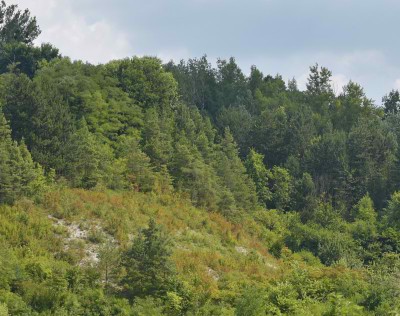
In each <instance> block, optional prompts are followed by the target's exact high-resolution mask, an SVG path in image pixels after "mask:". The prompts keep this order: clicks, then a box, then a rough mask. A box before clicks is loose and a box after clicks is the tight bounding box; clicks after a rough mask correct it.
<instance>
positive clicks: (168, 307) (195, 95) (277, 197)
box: [0, 1, 400, 316]
mask: <svg viewBox="0 0 400 316" xmlns="http://www.w3.org/2000/svg"><path fill="white" fill-rule="evenodd" d="M39 34H40V29H39V26H38V24H37V21H36V19H35V18H33V17H31V15H30V13H29V11H28V10H25V11H20V9H19V8H18V7H17V6H15V5H6V3H5V2H3V1H2V2H1V4H0V316H6V315H13V316H14V315H21V316H22V315H24V316H25V315H57V316H64V315H82V316H83V315H85V316H86V315H88V316H91V315H93V316H95V315H96V316H97V315H110V316H111V315H141V316H142V315H143V316H144V315H149V316H152V315H209V316H211V315H221V316H222V315H240V316H252V315H255V316H258V315H326V316H328V315H329V316H334V315H338V316H339V315H397V314H399V313H400V285H399V284H400V279H399V278H400V257H399V252H400V160H399V158H400V146H399V145H400V113H399V112H400V94H399V92H398V91H395V90H393V91H390V92H389V93H388V94H387V95H386V96H384V97H383V100H382V105H380V104H377V103H376V101H373V100H371V99H369V98H368V97H367V96H366V94H365V92H364V90H363V88H362V87H361V86H360V85H358V84H357V83H355V82H349V83H348V84H347V85H346V86H345V87H343V91H342V92H341V93H340V94H335V93H334V91H333V88H332V84H331V77H332V73H331V71H330V70H328V69H327V68H325V67H321V66H319V65H318V64H315V65H313V66H311V67H310V74H309V78H308V83H307V88H306V90H305V91H300V90H299V88H298V86H297V83H296V80H295V79H293V80H290V81H289V82H285V81H284V80H283V79H282V77H281V76H280V75H265V74H263V73H262V72H261V71H260V70H259V69H258V68H257V67H256V66H253V67H252V68H251V70H250V72H249V75H246V74H245V73H246V71H247V70H241V69H240V68H239V66H238V65H237V63H236V62H235V59H234V58H230V59H229V60H222V59H221V60H218V61H217V63H216V65H215V66H213V65H212V63H211V62H210V61H208V60H207V57H206V56H203V57H201V58H194V59H189V60H186V61H184V60H183V61H180V62H176V61H175V62H174V61H171V62H169V63H167V64H163V63H162V61H161V60H160V59H158V58H156V57H140V58H139V57H132V58H126V59H122V60H113V61H110V62H109V63H107V64H100V65H92V64H89V63H84V62H81V61H72V60H70V59H69V58H68V57H64V56H62V55H61V53H62V52H59V50H58V49H57V48H56V47H54V46H52V45H51V44H43V45H41V46H40V47H38V46H35V45H34V43H33V42H34V40H35V39H36V38H37V37H38V35H39Z"/></svg>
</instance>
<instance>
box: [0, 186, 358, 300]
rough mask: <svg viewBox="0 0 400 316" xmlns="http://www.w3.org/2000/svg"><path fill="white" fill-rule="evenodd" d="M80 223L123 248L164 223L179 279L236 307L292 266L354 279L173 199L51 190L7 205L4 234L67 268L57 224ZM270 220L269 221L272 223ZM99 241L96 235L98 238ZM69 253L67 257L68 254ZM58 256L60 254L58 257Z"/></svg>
mask: <svg viewBox="0 0 400 316" xmlns="http://www.w3.org/2000/svg"><path fill="white" fill-rule="evenodd" d="M49 215H52V216H54V217H56V218H62V219H63V220H64V221H65V223H76V224H79V225H80V226H81V227H82V229H84V230H85V231H87V232H88V234H89V239H92V240H95V239H96V238H94V237H96V235H99V227H101V228H102V230H103V231H104V234H106V235H110V236H112V237H113V238H115V239H116V240H117V241H118V243H119V244H120V246H121V247H122V248H124V247H126V246H127V245H129V240H130V238H132V237H133V236H134V235H135V234H137V232H138V230H139V229H140V228H142V227H145V226H146V224H147V223H148V220H149V218H150V217H152V218H155V219H156V221H157V222H158V223H160V224H162V225H163V226H164V227H165V228H166V230H167V232H168V234H169V236H170V237H171V239H172V241H173V243H174V248H173V257H172V259H173V261H174V262H175V263H176V267H177V270H178V273H179V275H180V276H181V278H182V279H183V280H185V281H186V282H187V284H188V285H189V286H190V287H191V288H192V290H193V291H194V292H195V293H196V296H197V298H198V299H200V300H206V299H210V298H211V299H221V300H223V301H225V302H234V300H235V299H236V298H237V296H238V295H239V293H240V291H241V288H242V287H244V286H246V285H248V284H257V283H258V285H265V284H266V283H268V282H269V281H271V280H277V279H280V278H281V277H286V276H287V275H289V274H290V273H291V271H292V269H293V263H294V262H297V263H296V265H299V264H300V265H301V266H302V267H303V268H305V269H307V270H309V273H311V274H312V275H313V277H315V278H317V279H320V278H322V277H328V278H330V279H336V277H335V275H336V274H337V275H341V277H340V278H343V274H348V277H349V278H352V276H351V274H352V273H357V272H350V271H348V270H346V269H344V268H338V267H336V268H326V267H323V266H321V265H320V264H318V263H314V264H313V265H309V264H307V263H305V261H304V260H301V257H300V256H299V255H296V254H291V253H290V251H288V250H286V251H284V256H283V257H284V259H280V260H277V259H275V258H274V257H273V256H272V255H271V254H269V253H268V249H267V247H268V246H269V244H270V243H271V240H272V239H274V238H276V234H275V233H273V232H272V231H271V230H268V229H267V228H265V226H264V225H261V224H260V223H259V222H255V221H254V220H252V219H250V218H242V219H241V220H240V221H239V222H240V223H239V224H233V223H231V222H229V221H227V220H226V219H225V218H224V217H222V216H221V215H219V214H216V213H212V212H206V211H203V210H199V209H196V208H194V207H193V206H191V205H190V203H189V202H188V201H187V200H185V199H184V198H182V197H179V196H174V195H171V194H164V195H151V194H142V193H135V192H133V193H132V192H131V193H115V192H93V191H85V190H78V189H74V190H73V189H61V190H58V191H53V192H50V193H48V194H47V195H46V197H45V198H44V199H43V201H41V202H40V203H39V204H38V206H36V205H35V204H34V203H33V202H31V201H27V200H24V201H20V202H19V203H17V204H16V206H14V207H13V208H10V207H5V206H4V207H1V212H0V223H1V224H0V235H1V236H6V240H8V242H9V243H11V244H12V246H14V247H16V248H18V249H19V250H18V251H19V254H18V255H19V256H21V257H22V256H23V257H25V258H27V259H26V260H28V261H30V262H31V261H32V258H34V260H35V261H41V258H45V260H43V261H46V262H48V261H51V262H52V265H53V266H54V264H56V265H57V264H59V265H63V264H64V263H63V261H62V260H58V263H57V262H54V261H55V260H57V259H54V258H65V254H60V251H61V250H62V249H63V248H64V246H63V244H64V243H65V240H66V239H67V238H68V233H67V230H66V229H65V228H63V227H60V226H56V225H54V222H55V220H54V218H51V217H49ZM269 220H270V219H269ZM93 236H94V237H93ZM85 243H86V245H85V244H83V245H82V243H80V244H79V243H78V245H75V246H74V247H72V246H70V247H69V250H68V251H67V252H68V256H69V257H68V258H69V259H70V260H71V258H73V260H75V261H76V262H79V260H80V259H82V258H83V257H84V256H85V254H84V253H85V249H87V247H88V244H90V242H89V241H88V240H86V241H85ZM61 252H63V251H61ZM54 254H55V255H56V256H55V257H54Z"/></svg>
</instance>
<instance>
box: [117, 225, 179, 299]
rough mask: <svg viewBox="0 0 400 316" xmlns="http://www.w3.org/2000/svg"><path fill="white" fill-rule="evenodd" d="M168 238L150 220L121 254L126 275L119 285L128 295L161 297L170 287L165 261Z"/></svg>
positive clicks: (171, 274) (170, 274)
mask: <svg viewBox="0 0 400 316" xmlns="http://www.w3.org/2000/svg"><path fill="white" fill-rule="evenodd" d="M168 242H169V241H168V239H167V237H166V236H165V235H164V232H163V230H162V228H161V227H160V226H158V225H157V224H156V223H155V221H154V220H150V222H149V227H148V228H147V229H143V230H142V231H141V232H140V233H139V235H138V236H137V238H136V239H135V240H134V242H133V244H132V246H131V248H130V249H129V250H128V251H127V252H126V253H125V254H124V258H123V267H124V268H125V269H126V277H125V278H124V280H123V285H124V287H125V288H126V290H127V292H128V293H129V296H130V298H135V297H146V296H149V295H154V296H156V297H163V296H165V295H167V292H168V290H169V289H172V286H173V278H174V271H173V267H172V266H171V262H170V261H169V256H170V254H171V251H170V249H169V244H168Z"/></svg>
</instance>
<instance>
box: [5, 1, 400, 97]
mask: <svg viewBox="0 0 400 316" xmlns="http://www.w3.org/2000/svg"><path fill="white" fill-rule="evenodd" d="M6 2H7V3H8V4H10V3H15V4H18V5H19V6H20V8H21V9H23V8H29V9H30V11H31V12H32V14H33V15H35V16H36V17H37V19H38V22H39V25H40V27H41V29H42V35H41V36H40V38H39V39H38V41H37V43H38V44H39V43H41V42H50V43H52V44H53V45H55V46H57V47H58V48H59V49H60V51H61V53H62V54H63V55H64V56H70V57H71V58H72V59H81V60H84V61H89V62H91V63H104V62H107V61H109V60H110V59H115V58H123V57H127V56H133V55H139V56H142V55H152V56H158V57H160V58H161V59H162V60H164V61H168V60H170V59H174V60H175V61H179V60H180V59H182V58H184V59H187V58H189V57H200V56H202V55H204V54H207V55H208V57H209V60H210V61H215V60H216V58H218V57H219V58H229V57H230V56H234V57H235V58H236V60H237V62H238V64H239V65H240V66H241V67H242V69H243V71H244V72H245V73H248V72H249V68H250V66H251V65H252V64H255V65H256V66H258V68H259V69H260V70H262V71H263V72H264V74H265V75H267V74H272V75H274V74H276V73H280V74H281V75H283V77H284V78H285V79H288V78H291V77H295V78H296V79H297V80H298V82H299V85H300V88H303V87H304V85H305V81H306V78H307V75H308V68H309V66H310V65H312V64H314V63H316V62H318V63H319V64H320V65H323V66H326V67H328V68H329V69H331V70H332V71H333V74H334V76H333V81H334V87H335V89H336V90H337V91H338V92H339V91H340V89H341V87H342V86H343V85H344V84H346V83H347V82H348V80H350V79H351V80H353V81H355V82H358V83H360V84H361V85H362V86H363V87H364V88H365V91H366V93H367V96H368V97H370V98H373V99H374V100H376V103H377V104H381V98H382V96H383V95H384V94H386V93H388V92H389V91H390V90H391V89H394V88H398V89H400V59H399V56H400V41H399V40H398V34H397V33H398V31H399V30H400V19H399V16H400V1H399V0H330V1H328V0H241V1H239V0H146V1H139V0H8V1H7V0H6Z"/></svg>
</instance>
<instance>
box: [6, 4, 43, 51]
mask: <svg viewBox="0 0 400 316" xmlns="http://www.w3.org/2000/svg"><path fill="white" fill-rule="evenodd" d="M39 34H40V29H39V26H38V25H37V24H36V18H31V16H30V12H29V10H28V9H26V10H24V11H21V10H18V6H17V5H10V6H7V5H6V3H5V2H4V1H3V0H2V1H1V2H0V45H3V44H4V43H10V42H22V43H25V44H32V42H33V41H34V40H35V39H36V38H37V37H38V36H39Z"/></svg>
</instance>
